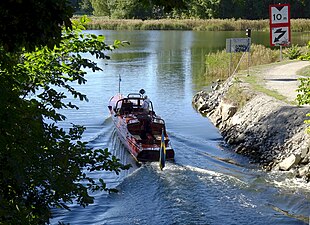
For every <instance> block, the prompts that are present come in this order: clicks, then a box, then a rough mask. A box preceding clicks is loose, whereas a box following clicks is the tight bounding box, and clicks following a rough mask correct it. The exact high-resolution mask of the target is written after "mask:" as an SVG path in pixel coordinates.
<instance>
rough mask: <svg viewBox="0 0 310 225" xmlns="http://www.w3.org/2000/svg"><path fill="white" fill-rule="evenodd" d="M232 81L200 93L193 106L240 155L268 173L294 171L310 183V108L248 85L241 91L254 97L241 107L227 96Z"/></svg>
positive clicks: (243, 86)
mask: <svg viewBox="0 0 310 225" xmlns="http://www.w3.org/2000/svg"><path fill="white" fill-rule="evenodd" d="M232 80H233V79H232V78H230V79H229V80H227V81H226V82H224V83H222V84H217V85H216V86H215V87H213V88H212V91H210V92H206V91H200V92H198V93H197V94H196V95H195V96H194V97H193V101H192V103H193V106H194V107H195V108H196V110H197V111H198V112H200V113H201V114H203V115H204V116H207V117H208V118H209V119H210V120H211V122H212V123H213V124H214V125H215V126H216V127H218V129H219V130H220V132H221V134H222V135H223V137H224V139H225V141H226V142H227V143H228V144H229V145H230V146H231V147H232V149H234V150H235V152H236V153H239V154H242V155H246V156H248V157H249V158H250V159H251V160H252V162H255V163H259V164H260V165H262V167H263V168H264V169H266V170H268V171H270V170H283V171H292V172H294V174H295V175H296V177H301V178H303V179H304V180H305V181H307V182H309V181H310V147H309V139H310V138H309V135H308V134H306V133H305V129H306V126H307V125H306V124H304V120H305V119H306V114H307V113H308V112H309V110H310V109H309V107H297V106H293V105H289V104H287V103H285V102H282V101H280V100H277V99H275V98H273V97H270V96H268V95H266V94H264V93H260V92H255V91H252V90H251V88H249V86H248V85H247V84H243V85H242V88H241V89H242V93H243V94H244V93H246V95H247V96H250V97H249V99H248V100H247V101H246V103H245V105H243V106H242V107H238V106H236V104H234V103H233V101H231V99H229V96H227V92H228V90H229V88H231V87H232V86H233V85H234V82H233V81H232Z"/></svg>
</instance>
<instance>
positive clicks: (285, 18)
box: [269, 4, 291, 60]
mask: <svg viewBox="0 0 310 225" xmlns="http://www.w3.org/2000/svg"><path fill="white" fill-rule="evenodd" d="M269 16H270V17H269V22H270V23H269V24H270V45H271V46H280V60H282V46H288V45H290V43H291V22H290V16H291V15H290V5H289V4H276V5H269Z"/></svg>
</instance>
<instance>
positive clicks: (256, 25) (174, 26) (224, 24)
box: [74, 16, 310, 32]
mask: <svg viewBox="0 0 310 225" xmlns="http://www.w3.org/2000/svg"><path fill="white" fill-rule="evenodd" d="M74 18H77V17H74ZM89 18H90V19H91V20H92V21H91V22H90V23H89V24H88V25H87V29H94V30H199V31H243V30H245V29H246V28H251V29H252V30H254V31H269V20H268V19H265V20H243V19H208V20H202V19H159V20H138V19H109V18H107V17H95V16H91V17H89ZM291 29H292V31H293V32H306V31H310V19H292V20H291Z"/></svg>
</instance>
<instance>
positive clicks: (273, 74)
mask: <svg viewBox="0 0 310 225" xmlns="http://www.w3.org/2000/svg"><path fill="white" fill-rule="evenodd" d="M306 66H310V61H296V62H291V63H288V64H285V65H279V66H275V67H273V68H272V69H269V70H268V71H267V73H266V75H265V76H264V80H265V81H266V87H267V88H268V89H270V90H275V91H277V92H278V93H279V94H281V95H283V96H285V97H287V99H288V101H294V100H295V99H296V97H297V94H298V93H297V92H296V89H297V88H298V85H299V83H300V82H299V81H298V80H297V79H298V78H299V77H300V76H298V75H297V74H296V72H297V71H298V70H300V69H301V68H303V67H306Z"/></svg>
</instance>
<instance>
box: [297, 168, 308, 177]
mask: <svg viewBox="0 0 310 225" xmlns="http://www.w3.org/2000/svg"><path fill="white" fill-rule="evenodd" d="M309 172H310V165H306V166H303V167H301V168H300V169H299V170H298V177H305V176H306V175H307V174H308V173H309Z"/></svg>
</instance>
